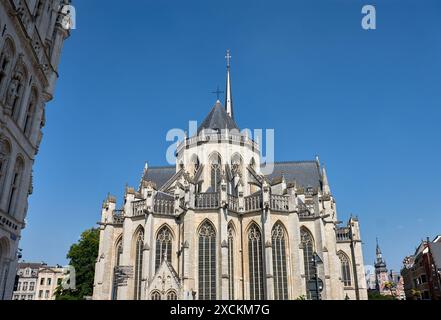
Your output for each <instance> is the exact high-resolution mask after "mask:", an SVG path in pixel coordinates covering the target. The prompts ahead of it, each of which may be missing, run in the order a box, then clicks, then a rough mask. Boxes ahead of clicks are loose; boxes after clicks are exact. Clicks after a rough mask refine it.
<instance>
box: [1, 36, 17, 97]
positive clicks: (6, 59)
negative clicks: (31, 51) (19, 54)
mask: <svg viewBox="0 0 441 320" xmlns="http://www.w3.org/2000/svg"><path fill="white" fill-rule="evenodd" d="M14 55H15V46H14V43H13V42H12V40H11V39H9V38H8V39H6V40H5V44H4V46H3V50H2V53H1V55H0V94H1V93H2V88H3V84H4V83H5V82H6V79H7V77H8V74H9V72H10V70H11V65H12V61H13V60H14Z"/></svg>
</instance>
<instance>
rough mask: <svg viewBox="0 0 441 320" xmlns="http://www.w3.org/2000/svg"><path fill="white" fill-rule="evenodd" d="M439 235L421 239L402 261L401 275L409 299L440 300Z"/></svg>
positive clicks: (440, 238) (440, 261)
mask: <svg viewBox="0 0 441 320" xmlns="http://www.w3.org/2000/svg"><path fill="white" fill-rule="evenodd" d="M440 274H441V236H437V237H436V238H435V239H434V240H433V241H432V242H430V240H429V239H427V240H426V241H421V243H420V245H419V246H418V248H417V249H416V250H415V253H414V254H413V255H412V256H407V257H406V258H404V261H403V268H402V269H401V275H402V276H403V279H404V290H405V293H406V298H407V299H409V300H441V279H440Z"/></svg>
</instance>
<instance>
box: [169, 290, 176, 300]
mask: <svg viewBox="0 0 441 320" xmlns="http://www.w3.org/2000/svg"><path fill="white" fill-rule="evenodd" d="M167 300H178V295H177V294H176V291H175V290H169V291H167Z"/></svg>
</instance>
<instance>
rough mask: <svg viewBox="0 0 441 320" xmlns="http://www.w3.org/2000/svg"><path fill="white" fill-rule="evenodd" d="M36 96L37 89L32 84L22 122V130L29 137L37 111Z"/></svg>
mask: <svg viewBox="0 0 441 320" xmlns="http://www.w3.org/2000/svg"><path fill="white" fill-rule="evenodd" d="M38 98H39V97H38V89H37V88H36V87H35V86H34V87H32V89H31V95H30V97H29V102H28V105H27V107H26V115H25V119H24V123H23V132H24V134H25V135H26V136H27V137H30V135H31V133H32V125H33V124H34V117H35V114H36V111H37V105H38Z"/></svg>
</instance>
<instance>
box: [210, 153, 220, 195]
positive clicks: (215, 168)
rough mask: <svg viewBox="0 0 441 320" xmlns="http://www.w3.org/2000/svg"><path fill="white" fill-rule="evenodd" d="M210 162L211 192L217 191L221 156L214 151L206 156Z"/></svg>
mask: <svg viewBox="0 0 441 320" xmlns="http://www.w3.org/2000/svg"><path fill="white" fill-rule="evenodd" d="M208 161H209V164H210V187H211V190H212V191H213V192H217V191H219V187H220V183H221V174H222V158H221V156H220V154H219V153H218V152H216V151H214V152H212V153H211V154H210V156H209V157H208Z"/></svg>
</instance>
